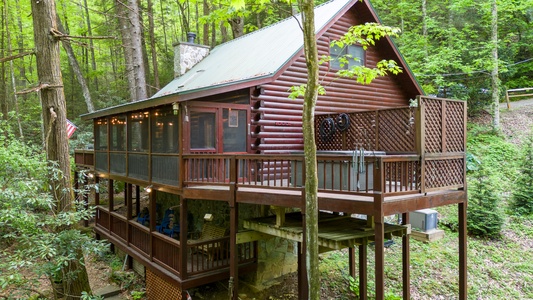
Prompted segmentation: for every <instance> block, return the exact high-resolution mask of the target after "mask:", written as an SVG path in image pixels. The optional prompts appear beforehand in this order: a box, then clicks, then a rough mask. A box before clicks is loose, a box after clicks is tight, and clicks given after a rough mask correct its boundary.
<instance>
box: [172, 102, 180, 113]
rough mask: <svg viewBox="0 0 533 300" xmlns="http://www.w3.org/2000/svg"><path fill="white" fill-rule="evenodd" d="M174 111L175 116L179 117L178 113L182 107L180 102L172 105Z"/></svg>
mask: <svg viewBox="0 0 533 300" xmlns="http://www.w3.org/2000/svg"><path fill="white" fill-rule="evenodd" d="M172 109H173V110H174V115H178V112H179V111H180V105H179V103H178V102H174V103H173V104H172Z"/></svg>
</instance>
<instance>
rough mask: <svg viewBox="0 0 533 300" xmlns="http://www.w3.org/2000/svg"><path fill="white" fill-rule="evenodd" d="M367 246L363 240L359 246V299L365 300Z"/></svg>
mask: <svg viewBox="0 0 533 300" xmlns="http://www.w3.org/2000/svg"><path fill="white" fill-rule="evenodd" d="M367 252H368V244H367V240H366V239H365V240H364V242H363V244H362V245H359V299H361V300H366V299H367V297H368V296H367V295H368V291H367V286H368V265H367V261H368V259H367V258H368V257H367V255H368V253H367Z"/></svg>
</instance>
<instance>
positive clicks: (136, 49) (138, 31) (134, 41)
mask: <svg viewBox="0 0 533 300" xmlns="http://www.w3.org/2000/svg"><path fill="white" fill-rule="evenodd" d="M128 6H129V9H128V15H129V20H130V24H131V31H132V32H131V46H132V47H133V49H132V55H133V57H132V63H133V66H132V67H133V68H132V72H133V76H134V80H135V83H134V86H133V87H130V88H133V89H134V90H135V98H133V99H132V100H134V101H136V100H141V99H146V98H148V92H147V85H146V71H145V65H144V59H143V58H144V56H143V44H142V28H141V18H140V9H139V3H138V2H137V0H128Z"/></svg>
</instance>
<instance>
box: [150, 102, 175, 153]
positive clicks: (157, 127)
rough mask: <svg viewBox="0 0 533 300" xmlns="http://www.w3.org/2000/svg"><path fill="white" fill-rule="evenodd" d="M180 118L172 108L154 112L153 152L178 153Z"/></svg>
mask: <svg viewBox="0 0 533 300" xmlns="http://www.w3.org/2000/svg"><path fill="white" fill-rule="evenodd" d="M178 128H179V124H178V116H177V115H175V114H174V111H173V110H172V107H171V106H168V107H164V108H161V109H157V110H154V111H153V112H152V152H153V153H178V145H179V138H178Z"/></svg>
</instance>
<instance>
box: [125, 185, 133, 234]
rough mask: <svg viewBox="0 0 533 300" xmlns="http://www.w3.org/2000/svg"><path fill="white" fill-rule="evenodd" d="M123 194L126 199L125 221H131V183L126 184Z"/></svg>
mask: <svg viewBox="0 0 533 300" xmlns="http://www.w3.org/2000/svg"><path fill="white" fill-rule="evenodd" d="M124 192H125V193H124V194H125V195H124V196H125V197H126V199H125V200H126V210H127V213H126V219H128V220H131V219H132V218H133V185H132V184H131V183H126V187H125V190H124ZM128 228H129V226H128Z"/></svg>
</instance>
